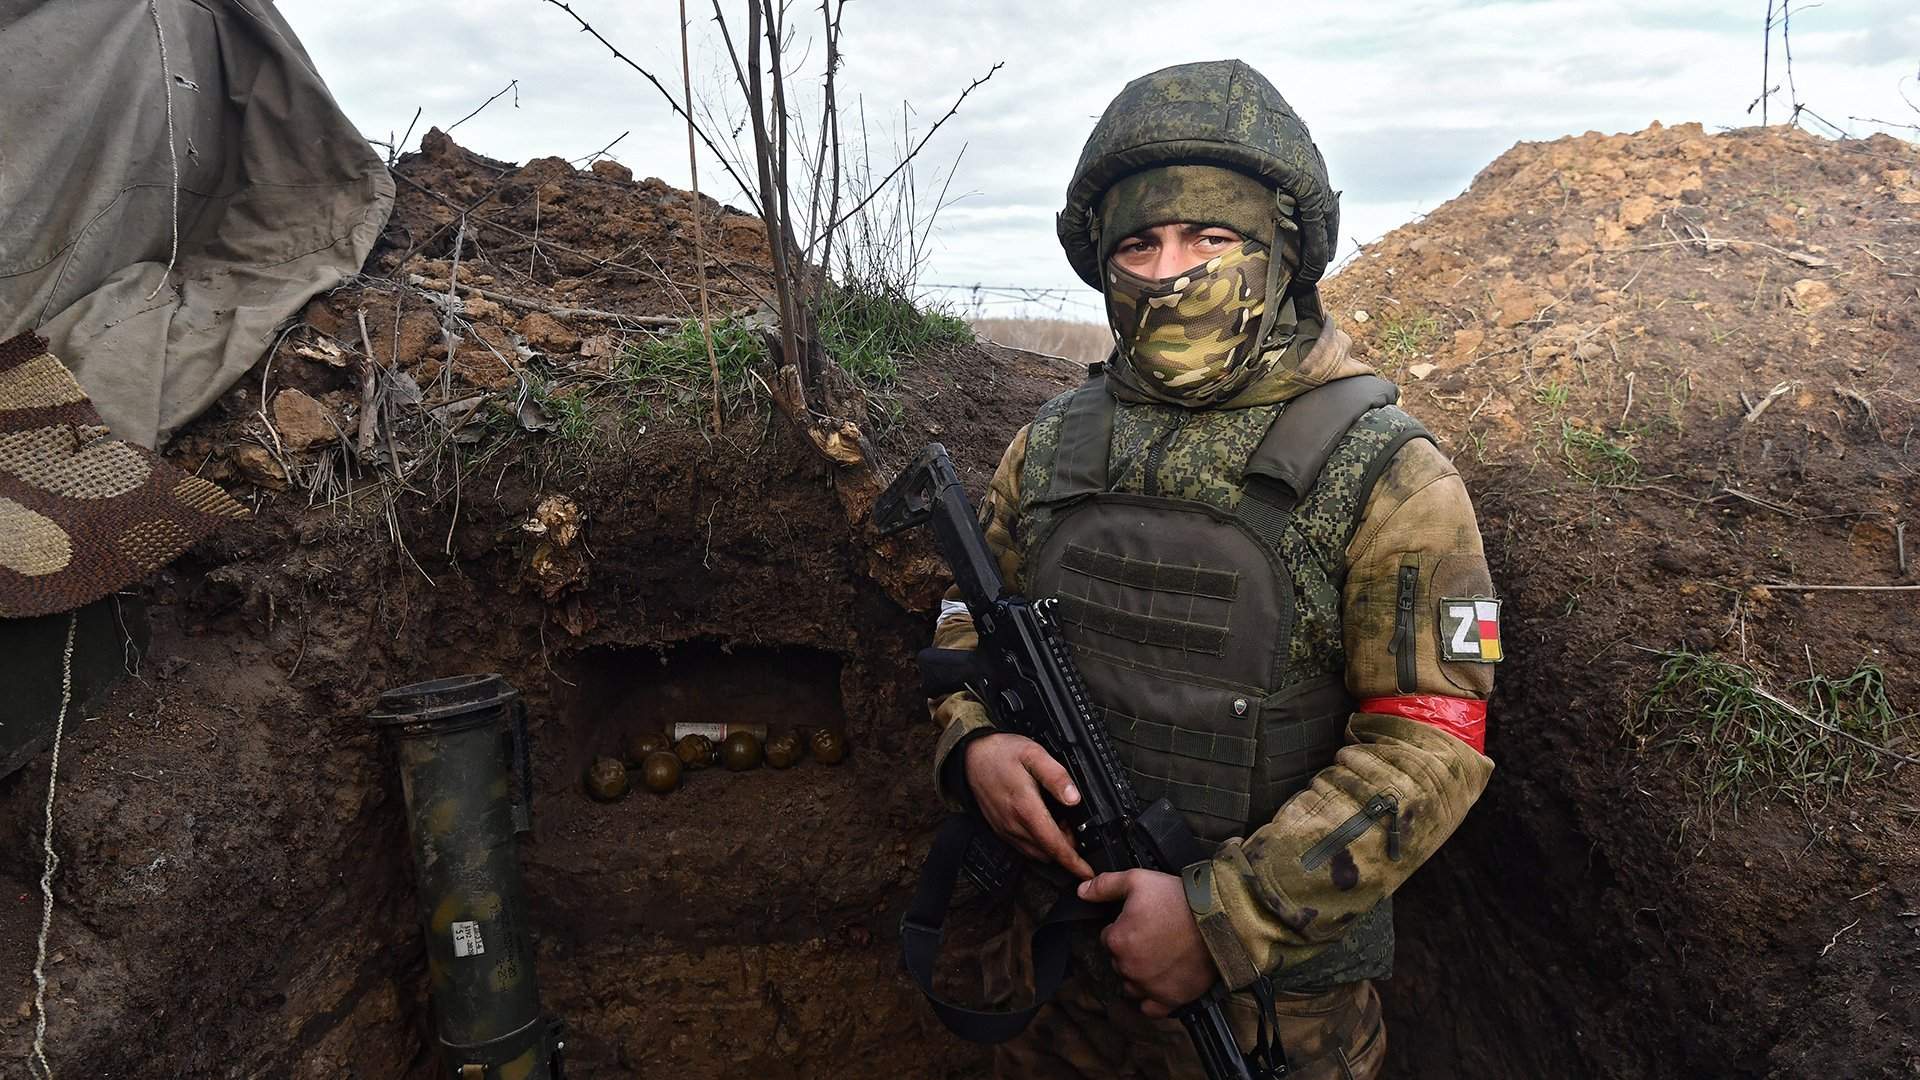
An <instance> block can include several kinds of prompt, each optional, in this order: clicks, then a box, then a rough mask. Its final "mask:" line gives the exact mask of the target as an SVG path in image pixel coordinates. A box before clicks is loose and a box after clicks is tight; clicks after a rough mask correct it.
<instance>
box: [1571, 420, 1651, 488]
mask: <svg viewBox="0 0 1920 1080" xmlns="http://www.w3.org/2000/svg"><path fill="white" fill-rule="evenodd" d="M1560 453H1561V455H1562V456H1563V457H1565V458H1566V461H1567V468H1568V469H1571V470H1572V471H1573V473H1574V475H1575V476H1578V477H1579V478H1580V479H1582V480H1585V481H1587V482H1588V483H1590V484H1594V485H1596V486H1599V487H1618V486H1620V485H1622V484H1631V483H1633V482H1634V481H1636V480H1638V479H1640V459H1639V458H1636V457H1634V456H1633V451H1631V450H1629V449H1627V448H1626V447H1625V446H1623V445H1621V444H1620V443H1617V442H1614V441H1613V440H1612V439H1610V438H1608V437H1607V436H1606V435H1604V434H1602V433H1600V432H1598V431H1594V430H1592V429H1590V428H1580V427H1574V426H1573V425H1572V424H1569V423H1567V422H1565V421H1561V423H1560Z"/></svg>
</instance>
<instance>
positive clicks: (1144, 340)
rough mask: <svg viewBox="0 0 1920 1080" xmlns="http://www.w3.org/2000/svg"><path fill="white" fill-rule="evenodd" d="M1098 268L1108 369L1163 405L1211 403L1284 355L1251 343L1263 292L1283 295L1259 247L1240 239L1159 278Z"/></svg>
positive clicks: (1282, 275) (1280, 278)
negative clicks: (1112, 364)
mask: <svg viewBox="0 0 1920 1080" xmlns="http://www.w3.org/2000/svg"><path fill="white" fill-rule="evenodd" d="M1105 269H1106V274H1107V289H1106V293H1107V319H1108V321H1109V322H1110V323H1111V324H1112V326H1113V331H1114V337H1115V340H1116V342H1117V344H1118V357H1117V358H1118V365H1117V366H1118V367H1119V369H1120V370H1118V371H1116V372H1115V373H1114V374H1115V375H1116V376H1117V377H1118V378H1120V379H1121V381H1122V382H1123V383H1125V384H1126V385H1128V386H1130V387H1131V388H1132V389H1134V390H1136V391H1138V392H1139V393H1141V394H1142V395H1144V396H1146V397H1148V398H1151V399H1153V400H1155V401H1161V402H1165V403H1167V404H1170V405H1186V406H1198V405H1209V404H1215V403H1219V402H1223V401H1227V400H1229V399H1231V398H1232V397H1233V396H1234V395H1236V394H1238V393H1240V391H1242V390H1245V389H1246V388H1247V387H1248V386H1251V385H1253V384H1254V383H1255V382H1257V381H1259V380H1260V379H1262V378H1264V377H1265V376H1266V375H1267V374H1268V373H1270V372H1271V371H1273V369H1274V368H1275V367H1276V366H1278V365H1279V364H1280V363H1281V362H1282V361H1283V360H1284V358H1285V355H1286V352H1285V350H1284V349H1279V348H1272V347H1269V348H1268V349H1266V350H1262V349H1261V348H1260V347H1259V346H1260V342H1259V335H1260V331H1261V330H1262V328H1263V325H1264V324H1263V322H1262V319H1261V316H1262V315H1263V314H1265V312H1266V307H1267V297H1268V295H1269V294H1270V290H1271V295H1276V296H1277V295H1284V293H1285V291H1286V281H1287V278H1288V276H1289V275H1288V274H1287V273H1286V271H1285V269H1284V264H1283V265H1282V266H1281V267H1275V266H1273V265H1272V259H1271V258H1270V257H1269V255H1268V250H1267V247H1266V245H1264V244H1261V243H1258V242H1255V241H1251V240H1250V241H1247V242H1245V243H1242V244H1241V245H1240V246H1239V247H1237V248H1234V249H1233V250H1231V251H1228V252H1226V253H1225V254H1222V255H1216V256H1214V257H1213V258H1211V259H1209V260H1207V261H1206V262H1205V263H1203V264H1201V265H1200V266H1197V267H1195V268H1194V269H1192V270H1189V271H1187V272H1186V273H1184V274H1181V275H1179V276H1177V277H1173V278H1166V279H1162V280H1159V281H1152V280H1149V279H1147V278H1143V277H1139V276H1137V275H1134V274H1131V273H1128V272H1127V271H1125V270H1122V269H1120V268H1119V267H1117V266H1114V265H1113V264H1112V263H1108V264H1107V265H1106V267H1105ZM1276 271H1277V273H1276ZM1276 279H1277V280H1276Z"/></svg>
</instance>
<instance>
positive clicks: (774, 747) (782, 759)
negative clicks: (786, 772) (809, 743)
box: [767, 734, 800, 769]
mask: <svg viewBox="0 0 1920 1080" xmlns="http://www.w3.org/2000/svg"><path fill="white" fill-rule="evenodd" d="M799 760H800V740H799V738H797V737H796V736H794V735H792V734H783V735H775V736H774V737H773V738H771V739H768V740H767V764H769V765H771V766H773V767H774V768H776V769H787V768H792V767H793V763H794V762H796V761H799Z"/></svg>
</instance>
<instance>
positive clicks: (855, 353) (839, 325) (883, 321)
mask: <svg viewBox="0 0 1920 1080" xmlns="http://www.w3.org/2000/svg"><path fill="white" fill-rule="evenodd" d="M817 332H818V334H819V337H820V345H821V347H822V348H823V349H825V350H826V353H827V355H828V356H831V357H833V359H834V362H835V363H837V364H839V365H840V367H841V369H842V370H844V371H845V372H846V373H847V374H848V375H851V376H852V377H853V378H854V379H855V380H856V381H858V382H859V383H861V384H862V385H864V386H867V387H870V388H874V387H885V386H888V385H890V384H892V382H893V381H894V380H895V379H897V378H899V377H900V361H901V360H902V359H911V358H913V357H916V356H918V355H919V354H920V353H921V352H922V351H923V350H925V349H927V348H929V347H931V346H934V345H957V344H962V343H965V342H970V341H972V340H973V328H972V327H971V326H969V325H968V324H967V322H966V320H964V319H959V318H955V317H954V316H952V315H949V314H947V313H946V312H944V311H940V310H937V309H932V308H920V307H916V306H915V305H914V302H913V299H912V298H911V297H909V296H907V295H906V294H905V293H902V292H899V291H897V290H894V289H890V288H887V287H885V286H878V285H870V284H866V283H855V284H851V285H835V286H830V287H829V288H828V289H827V292H826V295H825V296H823V297H821V299H820V316H819V322H818V326H817Z"/></svg>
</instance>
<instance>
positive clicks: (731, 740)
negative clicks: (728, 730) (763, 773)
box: [720, 731, 761, 772]
mask: <svg viewBox="0 0 1920 1080" xmlns="http://www.w3.org/2000/svg"><path fill="white" fill-rule="evenodd" d="M760 759H761V750H760V740H759V739H757V738H755V737H754V735H753V732H751V731H736V732H734V733H733V734H731V735H729V736H727V741H726V742H724V743H721V744H720V760H721V761H723V762H725V763H726V766H727V771H728V772H746V771H747V770H748V769H757V768H759V767H760Z"/></svg>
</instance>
